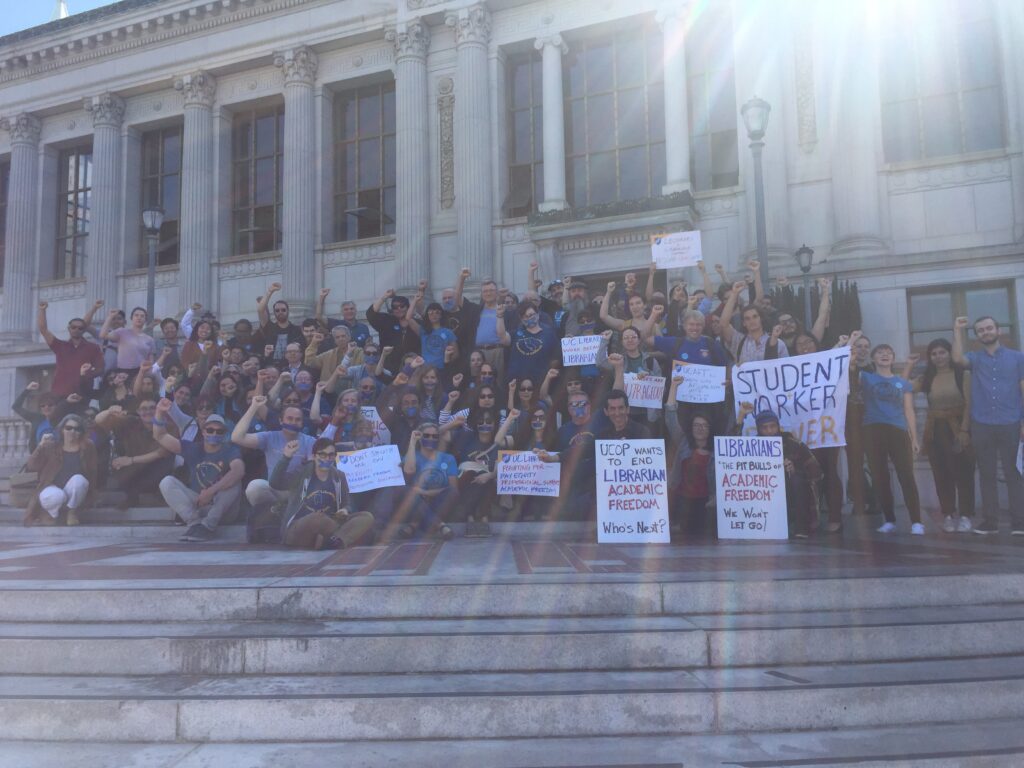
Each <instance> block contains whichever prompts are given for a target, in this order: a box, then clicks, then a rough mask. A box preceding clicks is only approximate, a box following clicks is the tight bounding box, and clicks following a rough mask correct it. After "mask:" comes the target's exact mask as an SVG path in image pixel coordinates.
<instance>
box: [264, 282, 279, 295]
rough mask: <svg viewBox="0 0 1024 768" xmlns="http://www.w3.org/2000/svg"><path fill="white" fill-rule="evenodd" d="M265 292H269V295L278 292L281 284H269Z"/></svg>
mask: <svg viewBox="0 0 1024 768" xmlns="http://www.w3.org/2000/svg"><path fill="white" fill-rule="evenodd" d="M267 290H268V291H269V292H270V293H277V292H278V291H280V290H281V284H280V283H271V284H270V285H269V286H268V287H267Z"/></svg>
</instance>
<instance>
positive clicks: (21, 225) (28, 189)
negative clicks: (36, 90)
mask: <svg viewBox="0 0 1024 768" xmlns="http://www.w3.org/2000/svg"><path fill="white" fill-rule="evenodd" d="M0 127H2V128H3V129H4V130H5V131H7V132H9V133H10V134H11V174H10V178H9V180H8V184H7V234H6V237H5V239H4V249H5V252H6V254H7V259H6V261H5V262H4V307H3V313H2V314H0V338H3V339H7V340H10V341H14V340H17V339H20V340H22V341H24V340H25V339H27V338H28V337H29V329H30V328H31V327H32V273H33V269H34V267H35V258H34V254H35V237H36V205H37V200H36V190H37V186H38V179H39V173H38V166H39V132H40V130H41V127H42V126H41V125H40V123H39V120H38V119H36V118H35V117H33V116H32V115H29V114H25V113H22V114H20V115H18V116H17V117H12V118H4V119H3V120H2V121H0Z"/></svg>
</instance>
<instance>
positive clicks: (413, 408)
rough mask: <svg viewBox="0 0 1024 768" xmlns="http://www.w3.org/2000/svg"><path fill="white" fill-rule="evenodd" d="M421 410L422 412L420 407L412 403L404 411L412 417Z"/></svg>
mask: <svg viewBox="0 0 1024 768" xmlns="http://www.w3.org/2000/svg"><path fill="white" fill-rule="evenodd" d="M419 412H420V409H419V407H417V406H415V405H410V406H409V407H408V408H406V409H405V410H404V411H402V413H404V414H405V415H406V416H408V417H409V418H410V419H411V418H413V417H415V416H416V415H417V414H419Z"/></svg>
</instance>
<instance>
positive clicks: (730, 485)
mask: <svg viewBox="0 0 1024 768" xmlns="http://www.w3.org/2000/svg"><path fill="white" fill-rule="evenodd" d="M782 462H783V456H782V438H781V437H716V438H715V479H716V485H717V486H718V487H717V492H716V501H717V503H718V538H720V539H788V538H789V522H788V520H787V519H786V474H785V470H784V469H783V463H782Z"/></svg>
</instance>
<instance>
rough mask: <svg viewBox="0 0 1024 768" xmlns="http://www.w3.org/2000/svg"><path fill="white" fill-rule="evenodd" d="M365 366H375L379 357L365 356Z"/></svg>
mask: <svg viewBox="0 0 1024 768" xmlns="http://www.w3.org/2000/svg"><path fill="white" fill-rule="evenodd" d="M363 359H364V360H366V364H367V365H376V364H377V363H379V362H380V355H366V356H364V358H363Z"/></svg>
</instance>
